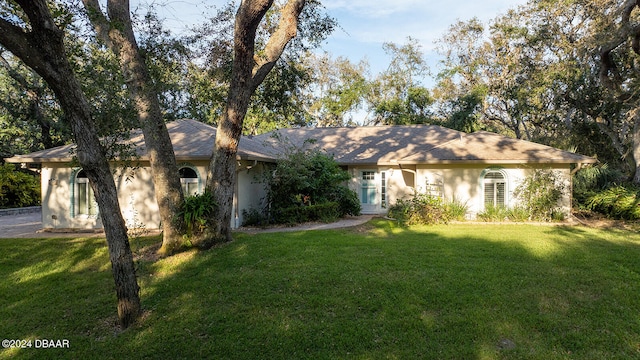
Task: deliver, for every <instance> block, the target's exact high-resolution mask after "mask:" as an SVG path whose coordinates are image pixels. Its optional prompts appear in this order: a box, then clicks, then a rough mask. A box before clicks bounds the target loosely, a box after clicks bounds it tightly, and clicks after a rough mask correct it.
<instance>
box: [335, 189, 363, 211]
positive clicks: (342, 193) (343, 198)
mask: <svg viewBox="0 0 640 360" xmlns="http://www.w3.org/2000/svg"><path fill="white" fill-rule="evenodd" d="M329 199H330V200H331V201H334V202H337V203H338V213H339V217H343V216H346V215H352V216H357V215H360V211H361V210H362V207H361V205H360V199H358V194H356V192H355V191H353V190H351V189H349V188H348V187H346V186H337V187H335V188H334V189H333V193H332V194H330V196H329Z"/></svg>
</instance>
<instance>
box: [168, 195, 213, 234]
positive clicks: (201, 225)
mask: <svg viewBox="0 0 640 360" xmlns="http://www.w3.org/2000/svg"><path fill="white" fill-rule="evenodd" d="M216 207H217V205H216V202H215V200H214V199H213V195H212V194H211V193H210V192H208V191H205V192H204V193H202V194H198V195H193V196H187V197H185V198H184V203H182V207H181V209H180V211H179V212H178V214H177V216H178V217H180V218H182V220H183V221H184V226H185V227H186V229H185V232H186V235H187V237H191V236H193V235H196V234H200V233H202V232H203V231H204V229H205V228H206V227H207V225H208V223H207V221H208V220H207V219H208V218H209V215H211V213H212V212H213V211H214V209H215V208H216Z"/></svg>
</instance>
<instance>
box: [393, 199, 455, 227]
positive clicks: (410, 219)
mask: <svg viewBox="0 0 640 360" xmlns="http://www.w3.org/2000/svg"><path fill="white" fill-rule="evenodd" d="M466 212H467V206H466V204H462V203H460V202H457V201H453V202H451V203H446V202H445V201H443V200H442V199H441V198H439V197H436V196H431V195H427V194H419V193H418V194H415V195H414V196H413V198H411V199H408V200H406V199H399V200H398V201H397V202H396V203H395V204H393V205H391V206H390V207H389V211H388V216H389V217H391V218H394V219H396V220H397V221H398V222H399V223H401V224H406V225H416V224H423V225H431V224H439V223H448V222H449V221H451V220H454V219H455V220H462V218H463V217H464V214H466Z"/></svg>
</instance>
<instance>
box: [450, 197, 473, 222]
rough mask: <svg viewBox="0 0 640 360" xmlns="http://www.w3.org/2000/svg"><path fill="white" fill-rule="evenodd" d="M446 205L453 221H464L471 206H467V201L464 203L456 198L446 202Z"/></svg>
mask: <svg viewBox="0 0 640 360" xmlns="http://www.w3.org/2000/svg"><path fill="white" fill-rule="evenodd" d="M444 205H445V210H446V212H447V213H448V214H449V216H450V217H451V220H456V221H463V220H465V219H466V216H467V211H469V205H467V202H466V201H465V202H462V201H460V200H459V199H457V198H455V197H454V198H453V200H451V201H447V202H445V204H444Z"/></svg>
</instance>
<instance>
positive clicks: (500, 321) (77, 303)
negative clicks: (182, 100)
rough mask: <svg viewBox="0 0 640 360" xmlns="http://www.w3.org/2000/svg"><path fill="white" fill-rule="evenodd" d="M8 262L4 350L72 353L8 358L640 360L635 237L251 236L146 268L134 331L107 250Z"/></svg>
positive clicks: (495, 233)
mask: <svg viewBox="0 0 640 360" xmlns="http://www.w3.org/2000/svg"><path fill="white" fill-rule="evenodd" d="M157 241H158V239H157V238H156V239H144V240H142V243H141V244H137V245H138V246H141V245H146V244H150V243H152V242H157ZM134 245H136V243H134ZM0 253H1V254H2V256H0V339H25V340H32V341H35V340H36V339H53V340H63V339H64V340H68V341H69V348H68V349H66V348H65V349H35V348H33V347H32V348H27V349H5V350H0V359H8V358H27V359H41V358H51V359H54V358H72V359H92V358H95V359H114V358H116V359H117V358H147V359H179V358H184V359H200V358H212V359H305V358H306V359H344V358H347V359H351V358H354V359H413V358H420V359H616V358H618V359H629V358H640V234H638V233H637V232H630V231H622V230H612V229H607V230H595V229H590V228H584V227H560V226H534V225H470V224H460V225H448V226H445V225H443V226H431V227H411V228H398V227H396V226H394V225H393V223H391V222H388V221H384V220H375V221H374V222H372V223H370V224H368V225H367V226H365V227H361V228H358V229H343V230H331V231H311V232H292V233H270V234H260V235H249V234H237V236H236V241H234V242H233V243H230V244H227V245H224V246H222V247H219V248H215V249H212V250H210V251H207V252H195V251H192V252H186V253H182V254H179V255H176V256H174V257H171V258H167V259H163V260H160V261H157V262H152V261H150V260H139V263H138V265H139V270H138V277H139V282H140V285H141V288H142V290H141V297H142V302H143V307H144V309H145V315H144V317H143V319H142V320H141V321H140V323H139V324H138V325H136V326H134V327H133V328H131V329H128V330H126V331H124V332H119V331H118V330H117V328H116V327H115V326H114V324H115V322H116V316H115V292H114V290H113V280H112V278H111V273H110V264H109V262H108V256H107V250H106V245H105V243H104V240H100V239H44V240H43V239H0ZM32 344H35V343H32Z"/></svg>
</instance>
